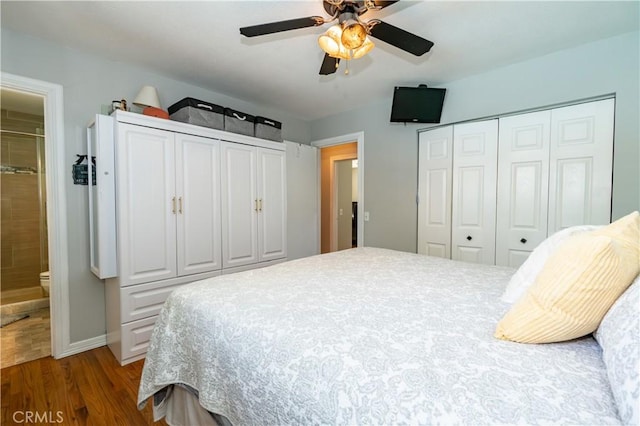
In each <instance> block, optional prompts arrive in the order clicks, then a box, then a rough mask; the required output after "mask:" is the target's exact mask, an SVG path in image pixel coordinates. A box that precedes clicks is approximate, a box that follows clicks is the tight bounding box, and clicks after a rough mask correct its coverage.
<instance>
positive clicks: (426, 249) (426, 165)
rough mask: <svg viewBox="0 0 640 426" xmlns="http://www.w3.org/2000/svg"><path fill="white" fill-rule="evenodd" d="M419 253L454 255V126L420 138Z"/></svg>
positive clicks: (423, 134)
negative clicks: (452, 223) (452, 208)
mask: <svg viewBox="0 0 640 426" xmlns="http://www.w3.org/2000/svg"><path fill="white" fill-rule="evenodd" d="M418 145H419V148H418V164H419V166H418V170H419V176H418V253H421V254H426V255H429V256H438V257H445V258H451V185H452V169H453V126H448V127H442V128H439V129H435V130H430V131H426V132H422V133H420V135H419V138H418Z"/></svg>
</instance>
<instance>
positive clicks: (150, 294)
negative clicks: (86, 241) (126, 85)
mask: <svg viewBox="0 0 640 426" xmlns="http://www.w3.org/2000/svg"><path fill="white" fill-rule="evenodd" d="M96 123H97V124H96V125H94V126H92V127H91V131H90V132H89V133H88V135H89V136H88V139H89V140H88V142H89V143H88V146H89V153H90V155H95V156H96V165H99V166H98V167H97V168H96V171H97V176H98V177H99V179H98V180H97V184H98V185H96V187H93V188H91V189H90V194H91V195H90V212H91V213H90V218H91V220H90V222H91V228H92V232H91V233H90V234H91V238H92V241H91V247H92V256H91V257H92V271H93V272H94V273H96V275H98V276H99V277H100V278H107V280H106V303H107V309H106V311H107V343H108V345H109V347H110V349H111V351H112V352H113V353H114V355H115V356H116V358H117V359H118V361H120V363H121V364H126V363H129V362H131V361H134V360H136V359H139V358H141V357H143V356H144V354H145V353H146V349H147V345H148V341H149V338H150V335H151V331H152V329H153V325H154V323H155V320H156V318H157V314H158V313H159V311H160V308H161V307H162V304H163V303H164V301H165V299H166V298H167V297H168V295H169V294H170V293H171V292H172V291H173V290H174V289H175V288H177V287H179V286H181V285H184V284H186V283H189V282H193V281H197V280H200V279H204V278H209V277H213V276H216V275H220V274H226V273H232V272H238V271H242V270H246V269H252V268H256V267H262V266H266V265H270V264H273V263H277V262H281V261H283V260H285V259H286V256H287V233H286V223H287V221H286V220H287V218H286V213H287V204H286V200H287V197H286V160H285V146H284V144H282V143H278V142H272V141H266V140H261V139H257V138H253V137H247V136H243V135H236V134H232V133H228V132H223V131H218V130H213V129H207V128H204V127H198V126H193V125H189V124H184V123H178V122H175V121H170V120H164V119H158V118H154V117H147V116H143V115H141V114H133V113H128V112H122V111H118V112H116V113H115V114H114V116H112V117H105V116H99V117H98V118H97V119H96ZM96 126H102V127H103V128H109V130H111V129H112V131H111V132H104V135H106V136H107V137H102V138H101V137H100V134H99V133H100V132H99V131H98V129H96V128H95V127H96ZM103 130H104V129H103ZM109 161H112V163H111V164H109ZM109 186H111V189H109ZM104 218H106V219H109V220H111V221H112V225H111V226H108V225H107V226H105V223H104V222H105V220H104ZM100 225H103V226H100ZM105 227H106V228H107V229H108V228H109V227H111V230H110V231H107V232H102V233H100V232H98V231H99V229H101V228H105ZM93 229H95V231H93ZM105 235H115V241H116V244H115V245H113V243H112V241H113V239H109V240H108V241H106V242H105V241H100V238H101V237H102V238H104V236H105ZM109 244H110V245H109ZM107 266H108V268H107Z"/></svg>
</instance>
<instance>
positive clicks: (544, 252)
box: [500, 225, 603, 303]
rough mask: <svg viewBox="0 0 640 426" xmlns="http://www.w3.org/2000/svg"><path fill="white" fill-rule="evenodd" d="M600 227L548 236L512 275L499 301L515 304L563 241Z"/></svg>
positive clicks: (577, 228)
mask: <svg viewBox="0 0 640 426" xmlns="http://www.w3.org/2000/svg"><path fill="white" fill-rule="evenodd" d="M602 226H603V225H578V226H572V227H569V228H565V229H562V230H560V231H558V232H556V233H554V234H552V235H550V236H549V237H548V238H547V239H545V240H544V241H543V242H541V243H540V244H539V245H538V247H536V248H535V249H534V250H533V251H532V252H531V254H530V255H529V257H528V258H527V260H525V261H524V263H523V264H522V265H520V268H518V270H517V271H516V272H515V274H513V276H512V277H511V279H510V280H509V284H507V288H506V289H505V290H504V293H502V296H501V297H500V300H502V301H503V302H506V303H515V302H516V300H518V299H520V297H521V296H522V295H523V294H525V293H526V291H527V289H528V288H529V287H530V286H531V284H533V282H534V281H535V280H536V277H537V276H538V274H539V273H540V271H541V270H542V267H543V266H544V264H545V263H546V261H547V259H548V258H549V256H551V254H552V253H553V252H554V251H556V249H557V248H558V246H559V245H560V244H562V242H563V241H564V240H566V239H567V238H568V237H570V236H571V235H575V234H581V233H583V232H590V231H595V230H596V229H598V228H601V227H602Z"/></svg>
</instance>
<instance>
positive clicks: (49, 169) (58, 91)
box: [1, 72, 70, 358]
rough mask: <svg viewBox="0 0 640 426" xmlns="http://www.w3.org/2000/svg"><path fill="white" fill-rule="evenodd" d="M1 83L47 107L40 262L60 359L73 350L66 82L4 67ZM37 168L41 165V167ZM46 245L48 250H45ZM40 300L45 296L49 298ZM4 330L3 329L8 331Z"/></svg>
mask: <svg viewBox="0 0 640 426" xmlns="http://www.w3.org/2000/svg"><path fill="white" fill-rule="evenodd" d="M1 82H2V84H1V87H2V91H3V93H5V90H6V91H10V92H12V94H13V95H16V96H18V97H24V98H26V97H30V99H32V100H33V99H36V100H37V101H38V102H40V103H41V104H42V105H43V106H44V111H43V112H44V113H43V120H42V128H44V132H41V133H38V132H37V131H36V132H35V135H36V136H35V138H36V140H38V141H39V142H38V143H39V144H40V147H41V149H42V151H43V152H42V153H41V155H40V157H39V158H40V159H41V161H42V164H41V165H40V166H39V167H40V170H41V171H42V170H44V172H43V173H42V176H40V177H41V182H40V183H39V184H40V185H41V187H42V189H43V190H42V191H40V192H39V194H40V195H41V196H42V198H43V199H42V200H41V201H39V202H38V204H39V205H40V204H41V205H42V210H43V214H40V215H39V216H38V218H37V219H36V221H37V222H39V223H38V226H37V227H38V233H40V232H42V237H41V241H42V240H45V242H46V244H42V242H41V244H40V247H41V248H40V250H43V251H41V252H39V254H40V256H41V259H43V260H44V263H42V262H41V264H40V267H42V265H43V264H44V265H45V267H44V269H48V271H49V275H48V280H49V283H48V287H49V297H48V304H49V310H50V317H49V321H50V322H49V324H50V331H49V332H48V333H47V334H48V336H45V338H48V339H49V342H50V354H51V355H53V356H54V357H55V358H60V357H62V356H66V355H70V353H69V349H70V347H69V346H70V342H69V340H70V339H69V290H68V264H67V262H68V258H69V256H68V248H67V223H66V196H65V177H66V174H65V173H64V168H65V150H64V143H63V141H64V129H63V118H62V117H63V103H62V86H61V85H58V84H53V83H48V82H44V81H40V80H34V79H31V78H27V77H21V76H17V75H13V74H9V73H4V72H3V73H2V80H1ZM6 93H8V92H6ZM2 101H3V103H4V101H5V98H4V97H3V99H2ZM3 149H4V148H3ZM2 155H5V151H3V152H2ZM3 165H4V161H3ZM37 170H38V168H37V167H36V171H37ZM3 197H4V192H3ZM4 201H5V200H4V199H3V213H4V209H5V205H4ZM45 246H46V251H47V252H48V253H47V254H44V247H45ZM3 254H4V253H3ZM44 258H46V259H44ZM44 272H46V271H44ZM42 280H43V281H42V283H43V285H42V286H38V287H39V288H41V289H42V291H43V293H42V294H44V288H45V287H47V285H46V281H45V280H46V274H44V275H43V276H42ZM38 281H39V277H38ZM2 285H3V287H4V285H5V283H4V278H3V283H2ZM38 299H40V300H41V299H44V297H42V298H38ZM29 303H31V302H29ZM36 303H40V302H36ZM4 331H5V330H4V329H3V335H4ZM3 337H4V336H3ZM4 349H5V348H3V351H4Z"/></svg>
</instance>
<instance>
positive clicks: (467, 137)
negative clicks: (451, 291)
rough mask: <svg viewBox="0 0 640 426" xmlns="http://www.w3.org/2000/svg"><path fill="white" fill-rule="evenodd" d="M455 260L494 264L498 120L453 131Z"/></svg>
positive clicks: (462, 126) (453, 235) (457, 127)
mask: <svg viewBox="0 0 640 426" xmlns="http://www.w3.org/2000/svg"><path fill="white" fill-rule="evenodd" d="M453 150H454V156H453V194H454V195H453V215H452V230H451V245H452V247H451V257H452V258H453V259H456V260H462V261H465V262H474V263H485V264H490V265H492V264H494V262H495V241H496V240H495V238H496V175H497V159H498V152H497V151H498V120H487V121H479V122H473V123H464V124H459V125H455V126H454V128H453Z"/></svg>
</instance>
